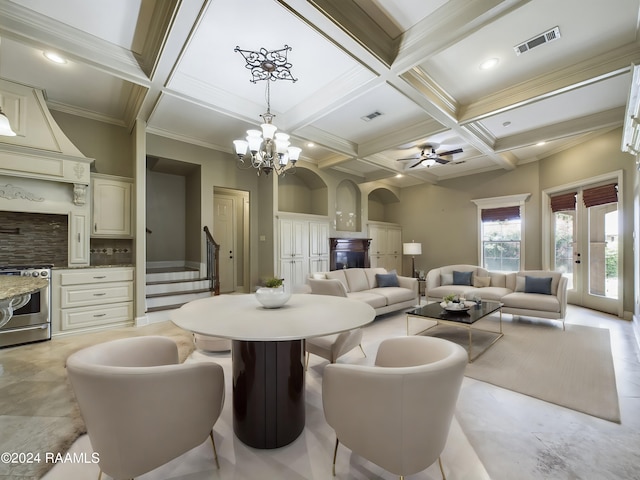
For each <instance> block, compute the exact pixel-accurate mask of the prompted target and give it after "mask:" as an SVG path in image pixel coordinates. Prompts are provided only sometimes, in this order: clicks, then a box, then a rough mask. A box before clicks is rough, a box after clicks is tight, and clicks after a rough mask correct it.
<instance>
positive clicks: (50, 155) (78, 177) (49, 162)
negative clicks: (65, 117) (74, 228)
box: [0, 78, 93, 204]
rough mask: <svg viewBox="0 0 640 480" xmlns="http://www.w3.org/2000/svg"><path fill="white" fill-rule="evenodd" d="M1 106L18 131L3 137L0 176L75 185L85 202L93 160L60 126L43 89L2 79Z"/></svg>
mask: <svg viewBox="0 0 640 480" xmlns="http://www.w3.org/2000/svg"><path fill="white" fill-rule="evenodd" d="M0 107H2V111H3V112H4V114H5V115H6V116H7V117H8V118H9V122H10V123H11V127H12V128H13V130H14V132H16V136H15V137H7V136H0V175H6V176H12V177H20V178H31V179H37V180H48V181H54V182H63V183H68V184H72V185H73V189H74V203H76V204H78V203H77V202H78V201H79V202H83V201H84V196H85V193H86V188H87V186H88V185H89V181H90V175H89V174H90V169H91V163H92V162H93V159H91V158H87V157H86V156H85V155H83V154H82V152H80V150H78V148H77V147H76V146H75V145H74V144H73V143H72V142H71V140H69V138H67V136H66V135H65V134H64V132H63V131H62V130H61V129H60V127H59V126H58V124H57V123H56V121H55V120H54V119H53V116H52V115H51V112H49V109H48V107H47V104H46V101H45V98H44V93H43V92H42V90H39V89H37V88H33V87H30V86H27V85H22V84H19V83H15V82H11V81H9V80H6V79H3V78H0Z"/></svg>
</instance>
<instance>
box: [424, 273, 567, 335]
mask: <svg viewBox="0 0 640 480" xmlns="http://www.w3.org/2000/svg"><path fill="white" fill-rule="evenodd" d="M454 272H471V279H470V284H466V285H464V284H457V285H456V284H454V282H453V274H454ZM457 276H461V275H459V274H458V275H457ZM527 277H530V278H531V277H533V278H534V280H533V281H531V280H528V279H527ZM548 278H550V279H551V280H550V288H549V293H548V294H546V293H531V290H533V291H535V290H537V288H535V287H537V286H539V285H540V284H537V285H533V283H534V282H536V280H535V279H544V280H541V281H542V282H543V283H544V282H545V281H546V279H548ZM458 280H460V278H458ZM487 283H488V284H487ZM527 285H530V286H529V287H528V288H527ZM527 290H528V291H527ZM450 294H455V295H463V296H464V297H466V298H472V297H474V296H476V297H480V298H481V299H482V300H494V301H498V302H502V303H503V307H502V311H503V312H504V313H510V314H512V315H523V316H526V317H541V318H551V319H556V320H561V321H562V328H563V329H564V317H565V313H566V310H567V279H566V277H563V276H562V274H561V273H559V272H551V271H546V270H523V271H520V272H512V273H504V272H491V271H488V270H485V269H484V268H482V267H478V266H476V265H448V266H445V267H440V268H435V269H433V270H430V271H429V273H428V274H427V278H426V297H427V301H429V300H431V301H441V300H442V297H444V296H446V295H450Z"/></svg>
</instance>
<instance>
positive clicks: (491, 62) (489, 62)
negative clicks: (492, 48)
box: [480, 57, 500, 70]
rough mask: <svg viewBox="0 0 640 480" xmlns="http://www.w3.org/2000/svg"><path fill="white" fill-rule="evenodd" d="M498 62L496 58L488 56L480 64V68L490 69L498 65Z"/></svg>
mask: <svg viewBox="0 0 640 480" xmlns="http://www.w3.org/2000/svg"><path fill="white" fill-rule="evenodd" d="M499 62H500V60H499V59H497V58H495V57H494V58H490V59H488V60H485V61H484V62H482V63H481V64H480V70H490V69H492V68H493V67H495V66H496V65H498V63H499Z"/></svg>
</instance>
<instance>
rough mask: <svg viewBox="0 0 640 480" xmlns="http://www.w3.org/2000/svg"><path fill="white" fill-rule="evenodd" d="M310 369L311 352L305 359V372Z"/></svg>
mask: <svg viewBox="0 0 640 480" xmlns="http://www.w3.org/2000/svg"><path fill="white" fill-rule="evenodd" d="M308 368H309V352H307V354H306V355H305V359H304V369H305V371H306V370H307V369H308Z"/></svg>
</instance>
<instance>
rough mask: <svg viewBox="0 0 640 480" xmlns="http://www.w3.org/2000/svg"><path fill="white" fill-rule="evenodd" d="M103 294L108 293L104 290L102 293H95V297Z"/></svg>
mask: <svg viewBox="0 0 640 480" xmlns="http://www.w3.org/2000/svg"><path fill="white" fill-rule="evenodd" d="M103 295H106V292H102V293H94V294H93V296H94V297H101V296H103Z"/></svg>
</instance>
